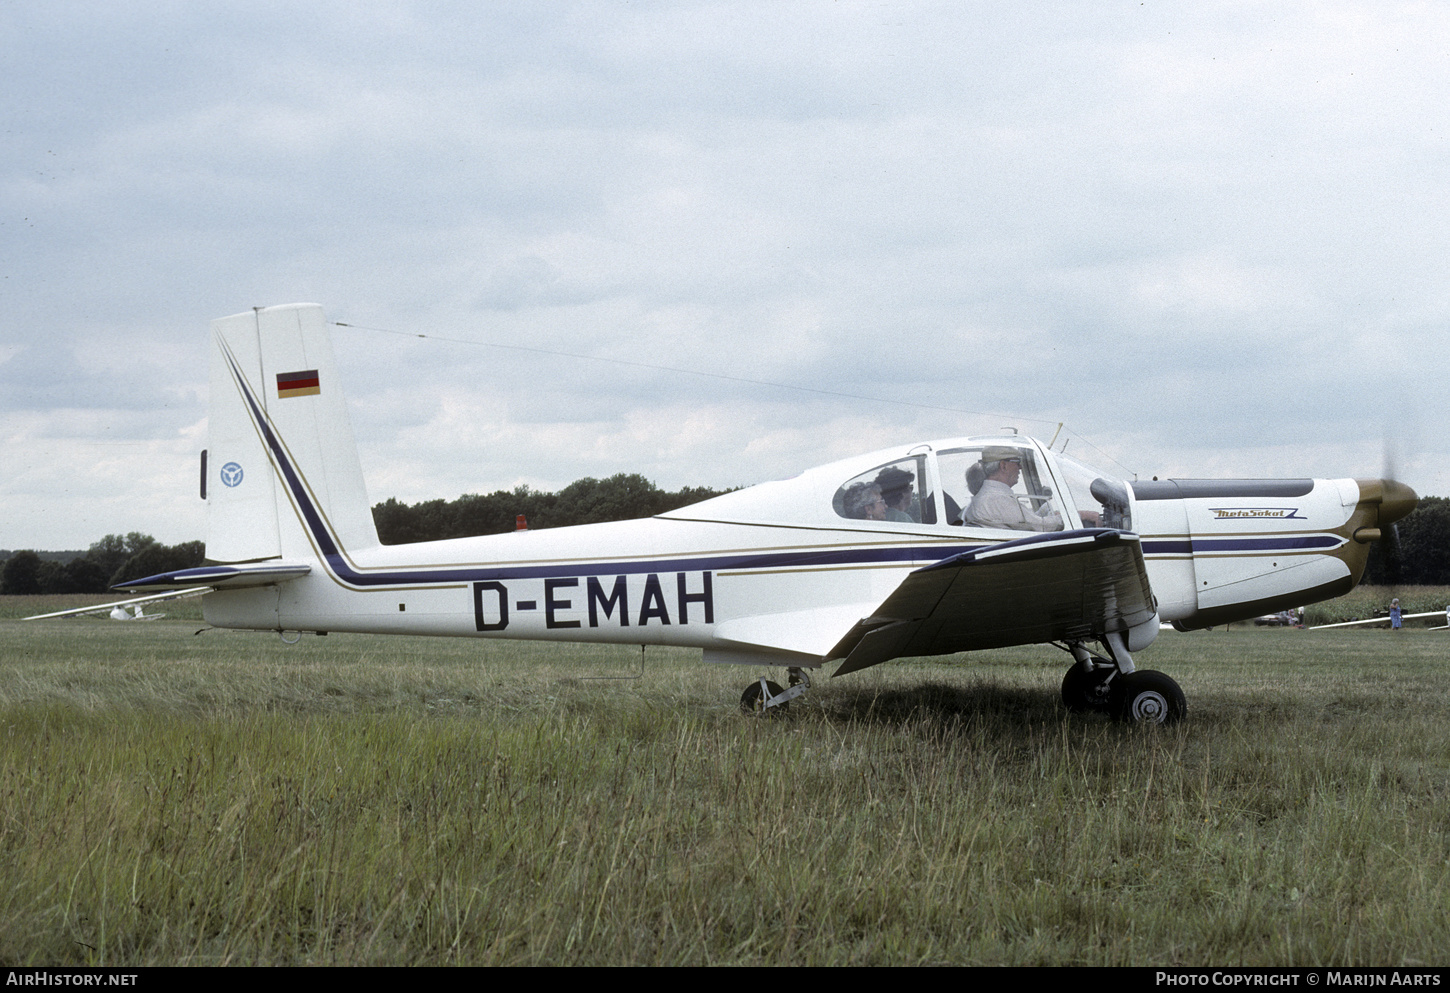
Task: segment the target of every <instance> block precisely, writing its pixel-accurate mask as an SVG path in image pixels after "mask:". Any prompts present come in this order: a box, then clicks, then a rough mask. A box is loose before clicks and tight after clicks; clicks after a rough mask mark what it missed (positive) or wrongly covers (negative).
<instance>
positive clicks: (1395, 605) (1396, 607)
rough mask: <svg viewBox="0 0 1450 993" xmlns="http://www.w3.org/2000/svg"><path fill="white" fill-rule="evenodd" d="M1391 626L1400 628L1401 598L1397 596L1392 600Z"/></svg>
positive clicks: (1396, 628)
mask: <svg viewBox="0 0 1450 993" xmlns="http://www.w3.org/2000/svg"><path fill="white" fill-rule="evenodd" d="M1390 628H1391V629H1392V630H1395V631H1398V630H1399V629H1400V598H1399V597H1395V598H1394V599H1393V600H1391V601H1390Z"/></svg>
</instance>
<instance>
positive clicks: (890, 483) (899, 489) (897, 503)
mask: <svg viewBox="0 0 1450 993" xmlns="http://www.w3.org/2000/svg"><path fill="white" fill-rule="evenodd" d="M915 478H916V477H915V476H914V475H913V474H912V473H909V472H907V471H906V470H905V469H898V468H897V467H896V466H894V465H889V466H887V467H886V468H885V469H882V470H881V471H880V472H879V473H877V474H876V485H877V486H879V487H881V499H883V500H885V501H886V520H888V521H896V522H897V523H898V524H916V523H919V522H918V521H917V519H916V518H915V517H913V516H912V514H911V496H912V493H911V484H912V481H913V480H914V479H915Z"/></svg>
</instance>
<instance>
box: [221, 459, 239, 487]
mask: <svg viewBox="0 0 1450 993" xmlns="http://www.w3.org/2000/svg"><path fill="white" fill-rule="evenodd" d="M222 482H223V483H225V484H226V485H227V486H238V485H240V484H241V482H242V467H241V466H239V465H237V464H236V463H235V462H228V463H227V464H226V465H224V466H222Z"/></svg>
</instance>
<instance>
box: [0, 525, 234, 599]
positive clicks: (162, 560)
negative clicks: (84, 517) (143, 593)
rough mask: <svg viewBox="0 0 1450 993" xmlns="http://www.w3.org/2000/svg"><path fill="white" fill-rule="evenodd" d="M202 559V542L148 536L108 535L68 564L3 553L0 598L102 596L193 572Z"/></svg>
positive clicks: (30, 554)
mask: <svg viewBox="0 0 1450 993" xmlns="http://www.w3.org/2000/svg"><path fill="white" fill-rule="evenodd" d="M205 557H206V544H205V543H204V542H200V541H183V542H182V543H181V544H179V545H163V544H162V543H161V542H159V541H157V540H156V539H155V538H153V537H151V536H150V535H149V534H141V533H140V532H139V531H132V532H131V533H130V534H127V535H119V534H108V535H106V536H105V537H104V538H102V539H101V540H100V541H98V542H96V543H95V544H94V545H92V546H91V547H90V548H89V549H88V550H87V551H86V552H85V553H84V554H78V555H76V556H75V557H74V558H71V559H70V560H69V561H64V562H62V561H59V560H57V559H54V558H48V557H43V556H42V553H39V552H35V551H20V552H10V553H7V555H6V559H5V567H4V569H3V570H0V594H5V595H20V596H24V595H30V594H36V593H104V592H106V591H107V590H108V589H110V588H111V587H112V586H113V585H115V584H116V583H122V582H125V581H126V580H128V579H140V578H141V577H143V576H154V575H156V574H157V573H160V572H174V571H175V570H177V569H193V568H195V567H196V566H199V565H201V564H202V561H203V560H204V559H205Z"/></svg>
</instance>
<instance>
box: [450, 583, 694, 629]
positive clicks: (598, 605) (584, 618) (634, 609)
mask: <svg viewBox="0 0 1450 993" xmlns="http://www.w3.org/2000/svg"><path fill="white" fill-rule="evenodd" d="M514 585H515V588H516V589H517V588H518V587H524V586H526V587H531V588H530V589H529V590H528V591H527V592H525V593H524V594H522V595H519V594H518V593H517V592H515V593H513V594H510V592H509V588H508V586H507V585H506V584H504V583H501V582H498V581H497V580H489V581H487V582H481V583H474V584H473V618H474V622H475V624H476V625H477V627H478V630H480V631H502V630H504V629H505V628H507V627H508V626H509V614H510V612H513V613H514V614H521V613H529V612H532V611H542V612H543V615H544V627H546V628H582V627H586V626H587V627H591V628H597V627H601V626H604V625H613V626H617V627H622V628H627V627H641V628H642V627H649V626H650V625H651V624H658V625H660V626H664V625H669V624H690V623H692V622H693V623H696V624H699V623H701V622H703V623H705V624H714V623H715V593H714V587H713V585H712V583H711V574H710V573H708V572H677V573H674V574H669V573H666V574H665V578H664V579H663V580H661V578H660V574H659V573H656V572H651V573H648V574H647V575H644V576H642V577H641V576H639V575H634V576H629V575H624V576H609V577H603V578H601V577H599V576H582V577H581V576H560V577H552V578H549V579H545V580H543V581H542V586H543V589H542V596H540V592H539V581H537V580H535V581H534V582H531V583H530V582H527V581H520V582H516V583H515V584H514ZM524 597H528V598H529V599H524Z"/></svg>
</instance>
